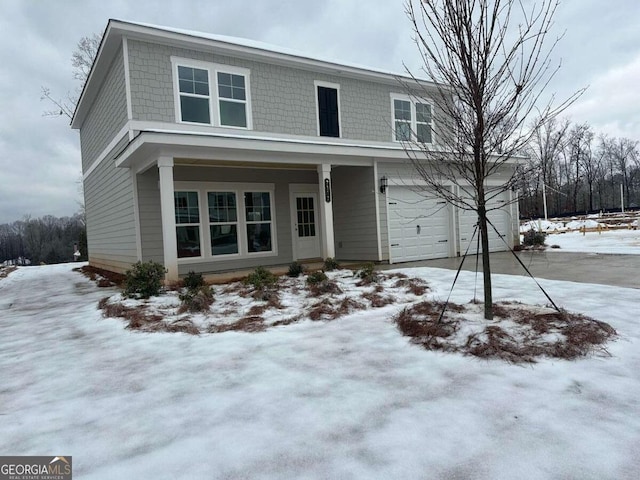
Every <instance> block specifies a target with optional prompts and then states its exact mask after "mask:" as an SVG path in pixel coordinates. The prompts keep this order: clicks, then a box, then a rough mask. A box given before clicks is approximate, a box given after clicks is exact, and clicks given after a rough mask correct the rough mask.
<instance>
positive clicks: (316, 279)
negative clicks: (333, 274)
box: [307, 272, 327, 285]
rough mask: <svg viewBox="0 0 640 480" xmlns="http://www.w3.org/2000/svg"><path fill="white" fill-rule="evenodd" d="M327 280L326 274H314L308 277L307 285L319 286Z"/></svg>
mask: <svg viewBox="0 0 640 480" xmlns="http://www.w3.org/2000/svg"><path fill="white" fill-rule="evenodd" d="M326 280H327V276H326V275H325V273H324V272H313V273H312V274H310V275H309V276H308V277H307V283H308V284H309V285H317V284H319V283H321V282H324V281H326Z"/></svg>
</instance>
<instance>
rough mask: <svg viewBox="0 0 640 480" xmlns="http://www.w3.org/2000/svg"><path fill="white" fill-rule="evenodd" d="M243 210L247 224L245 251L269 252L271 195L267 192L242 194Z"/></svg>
mask: <svg viewBox="0 0 640 480" xmlns="http://www.w3.org/2000/svg"><path fill="white" fill-rule="evenodd" d="M244 208H245V212H246V217H245V218H246V222H247V241H248V243H247V250H248V251H249V252H270V251H271V236H272V231H271V194H270V193H269V192H244Z"/></svg>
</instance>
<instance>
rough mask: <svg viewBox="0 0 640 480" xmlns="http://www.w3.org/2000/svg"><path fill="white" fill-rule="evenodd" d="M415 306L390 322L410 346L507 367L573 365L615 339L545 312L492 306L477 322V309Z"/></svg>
mask: <svg viewBox="0 0 640 480" xmlns="http://www.w3.org/2000/svg"><path fill="white" fill-rule="evenodd" d="M443 307H444V304H442V303H438V302H421V303H418V304H416V305H414V306H412V307H407V308H405V309H404V310H402V311H401V312H400V313H399V314H397V315H396V316H395V317H394V321H395V323H396V326H397V327H398V329H399V330H400V331H401V332H402V334H403V335H405V336H408V337H410V338H411V342H412V343H414V344H417V345H420V346H422V347H423V348H425V349H427V350H438V351H445V352H460V353H463V354H465V355H472V356H475V357H479V358H485V359H490V358H495V359H501V360H506V361H507V362H511V363H535V362H536V361H537V359H540V358H543V357H547V358H562V359H566V360H574V359H577V358H581V357H586V356H588V355H591V354H596V353H599V354H608V351H607V349H606V347H605V344H606V343H607V342H608V341H610V340H612V339H614V338H615V337H616V336H617V333H616V331H615V329H614V328H613V327H612V326H611V325H609V324H608V323H605V322H601V321H598V320H594V319H592V318H589V317H586V316H584V315H580V314H575V313H569V312H566V311H563V310H561V311H559V312H558V311H555V310H552V309H549V308H544V307H538V306H531V305H524V304H520V303H516V302H503V303H498V304H495V305H494V308H493V310H494V319H493V320H483V319H482V314H481V313H480V312H481V304H480V305H478V304H473V303H472V304H468V305H457V304H452V303H450V304H448V305H447V308H446V312H445V315H444V316H443V317H442V318H441V313H442V311H443Z"/></svg>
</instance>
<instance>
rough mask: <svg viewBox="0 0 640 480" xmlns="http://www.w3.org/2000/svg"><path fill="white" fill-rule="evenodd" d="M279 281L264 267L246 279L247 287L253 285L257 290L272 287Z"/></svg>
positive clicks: (257, 269)
mask: <svg viewBox="0 0 640 480" xmlns="http://www.w3.org/2000/svg"><path fill="white" fill-rule="evenodd" d="M277 281H278V277H276V276H275V275H274V274H273V273H271V272H270V271H269V270H267V269H266V268H264V267H258V268H256V269H255V270H254V271H253V272H252V273H250V274H249V275H248V276H247V278H246V279H245V283H246V284H247V285H252V286H253V287H254V288H256V289H263V288H266V287H272V286H273V285H275V283H276V282H277Z"/></svg>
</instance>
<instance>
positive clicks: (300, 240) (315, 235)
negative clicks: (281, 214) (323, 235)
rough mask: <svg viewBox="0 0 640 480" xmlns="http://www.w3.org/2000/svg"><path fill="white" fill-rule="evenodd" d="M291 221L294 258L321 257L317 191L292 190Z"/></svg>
mask: <svg viewBox="0 0 640 480" xmlns="http://www.w3.org/2000/svg"><path fill="white" fill-rule="evenodd" d="M291 222H292V225H293V254H294V258H295V259H296V260H300V259H304V258H318V257H320V232H319V231H318V228H319V226H318V194H317V193H312V192H292V194H291Z"/></svg>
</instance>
